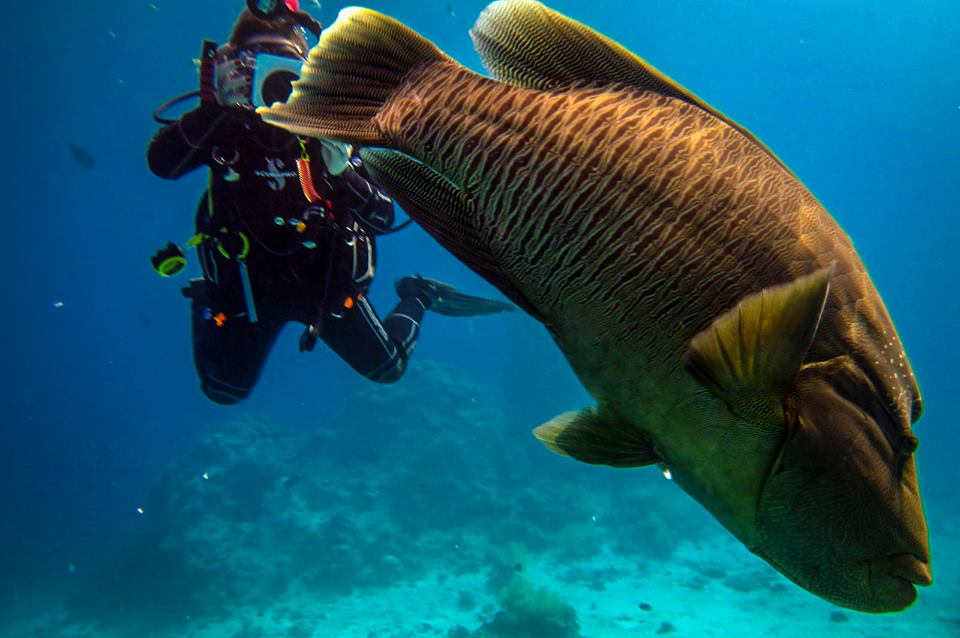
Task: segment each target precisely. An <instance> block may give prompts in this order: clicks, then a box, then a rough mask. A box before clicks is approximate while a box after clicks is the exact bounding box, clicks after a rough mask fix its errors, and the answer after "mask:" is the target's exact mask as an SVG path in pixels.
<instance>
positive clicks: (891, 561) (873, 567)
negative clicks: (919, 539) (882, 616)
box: [867, 553, 933, 611]
mask: <svg viewBox="0 0 960 638" xmlns="http://www.w3.org/2000/svg"><path fill="white" fill-rule="evenodd" d="M867 565H868V567H869V570H870V583H871V588H872V589H873V591H874V596H875V597H876V598H877V599H878V600H882V601H885V603H887V605H889V608H890V611H899V610H901V609H903V608H905V607H907V606H909V605H910V604H912V603H913V601H914V600H916V598H917V589H916V588H917V587H918V586H919V587H928V586H930V585H931V584H932V583H933V575H932V573H931V571H930V562H929V561H927V560H923V559H921V558H919V557H917V556H916V555H914V554H908V553H904V554H893V555H890V556H885V557H883V558H875V559H873V560H870V561H867Z"/></svg>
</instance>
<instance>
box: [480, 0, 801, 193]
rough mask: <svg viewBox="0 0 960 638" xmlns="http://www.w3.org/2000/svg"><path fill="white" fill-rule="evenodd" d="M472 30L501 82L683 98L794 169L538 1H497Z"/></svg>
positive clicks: (639, 62) (616, 47) (648, 68)
mask: <svg viewBox="0 0 960 638" xmlns="http://www.w3.org/2000/svg"><path fill="white" fill-rule="evenodd" d="M470 35H471V37H472V38H473V44H474V47H475V48H476V50H477V53H479V54H480V59H481V60H482V61H483V65H484V66H485V67H486V68H487V70H488V71H490V74H491V75H493V77H494V78H496V79H498V80H500V81H501V82H507V83H509V84H513V85H516V86H523V87H527V88H536V89H544V90H549V89H560V88H564V87H569V86H576V85H583V86H616V85H620V86H628V87H633V88H638V89H642V90H646V91H654V92H656V93H660V94H661V95H666V96H669V97H673V98H676V99H678V100H683V101H684V102H688V103H689V104H693V105H694V106H697V107H699V108H701V109H703V110H704V111H706V112H708V113H710V114H711V115H713V116H714V117H717V118H718V119H720V120H723V121H724V122H726V123H727V124H729V125H730V126H731V127H733V128H734V129H736V130H738V131H739V132H740V133H742V134H743V135H744V136H745V137H747V138H748V139H749V140H751V141H752V142H753V143H754V144H756V145H757V146H758V147H759V148H760V149H762V150H763V151H764V152H766V153H767V155H769V156H770V157H771V158H772V159H773V160H774V161H776V162H777V163H778V164H779V165H780V166H781V167H783V168H784V170H787V171H788V172H790V169H789V168H787V167H786V165H784V163H783V162H782V161H781V160H780V158H778V157H777V156H776V155H775V154H774V153H773V151H771V150H770V149H769V148H767V147H766V146H765V145H764V144H763V143H762V142H761V141H760V140H758V139H757V138H756V136H755V135H754V134H753V133H751V132H750V131H748V130H747V129H745V128H744V127H742V126H740V125H739V124H737V123H736V122H734V121H733V120H731V119H730V118H728V117H726V116H725V115H723V114H722V113H720V112H719V111H717V110H716V109H714V108H713V107H712V106H710V105H709V104H707V103H706V102H704V101H703V100H701V99H700V98H698V97H697V96H696V95H694V94H693V93H692V92H691V91H688V90H687V89H685V88H684V87H682V86H681V85H680V84H678V83H677V82H675V81H673V80H672V79H670V78H669V77H667V76H666V75H664V74H663V73H661V72H660V71H658V70H657V69H656V67H654V66H653V65H652V64H650V63H648V62H647V61H646V60H644V59H643V58H641V57H639V56H637V55H634V54H633V53H631V52H630V51H628V50H627V49H626V48H624V47H623V46H621V45H620V44H618V43H617V42H615V41H614V40H611V39H610V38H607V37H606V36H603V35H601V34H599V33H597V32H596V31H594V30H593V29H591V28H589V27H587V26H585V25H583V24H581V23H580V22H577V21H576V20H573V19H571V18H568V17H567V16H565V15H563V14H561V13H558V12H556V11H554V10H552V9H549V8H547V7H546V6H544V5H543V4H541V3H540V2H537V1H536V0H497V1H496V2H493V3H492V4H490V5H488V6H487V8H486V9H484V10H483V12H482V13H481V14H480V17H478V18H477V21H476V23H475V24H474V25H473V29H471V30H470ZM791 174H792V173H791Z"/></svg>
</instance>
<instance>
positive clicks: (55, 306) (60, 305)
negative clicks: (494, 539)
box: [53, 301, 63, 310]
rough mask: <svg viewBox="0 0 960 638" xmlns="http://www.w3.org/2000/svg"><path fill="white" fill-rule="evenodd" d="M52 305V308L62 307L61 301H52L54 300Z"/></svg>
mask: <svg viewBox="0 0 960 638" xmlns="http://www.w3.org/2000/svg"><path fill="white" fill-rule="evenodd" d="M53 307H54V308H57V309H58V310H59V309H60V308H63V302H62V301H54V302H53Z"/></svg>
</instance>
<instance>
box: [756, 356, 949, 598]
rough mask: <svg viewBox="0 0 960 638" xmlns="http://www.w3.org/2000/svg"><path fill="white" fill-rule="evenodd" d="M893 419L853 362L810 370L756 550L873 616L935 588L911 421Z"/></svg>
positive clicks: (762, 504)
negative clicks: (926, 588)
mask: <svg viewBox="0 0 960 638" xmlns="http://www.w3.org/2000/svg"><path fill="white" fill-rule="evenodd" d="M893 412H894V410H892V409H890V408H889V407H887V402H886V401H884V400H883V398H882V396H881V394H880V393H879V392H878V391H877V388H876V387H875V385H874V384H873V383H872V382H871V381H870V379H869V378H868V377H867V375H865V374H864V373H863V372H862V371H861V370H860V368H859V367H857V365H856V364H854V363H853V362H852V360H850V359H849V358H848V357H839V358H838V359H837V360H831V361H830V362H827V363H826V364H823V365H818V364H814V365H811V366H805V368H804V369H803V370H802V371H801V374H800V376H799V379H798V383H797V387H796V391H795V392H794V393H793V394H792V396H790V397H788V399H787V415H788V419H787V422H788V429H787V433H786V436H785V439H784V442H783V444H782V447H781V450H780V453H779V456H778V458H777V460H776V461H775V463H774V464H773V467H772V470H771V472H770V474H769V476H768V477H767V480H766V482H765V484H764V486H763V488H762V490H761V494H760V498H759V500H758V510H757V517H756V526H757V527H756V543H757V544H756V547H754V548H752V549H754V551H755V552H756V553H757V554H758V555H760V556H762V557H763V558H764V559H766V560H767V561H768V562H770V563H771V564H772V565H773V566H774V567H776V568H777V569H778V570H779V571H781V572H782V573H783V574H784V575H786V576H787V577H788V578H790V579H791V580H793V581H794V582H796V583H797V584H799V585H800V586H802V587H804V588H805V589H807V590H809V591H811V592H813V593H814V594H817V595H818V596H821V597H823V598H825V599H827V600H829V601H831V602H834V603H836V604H838V605H841V606H844V607H848V608H851V609H856V610H859V611H866V612H874V613H878V612H892V611H899V610H901V609H904V608H905V607H907V606H909V605H910V604H911V603H913V601H914V600H915V599H916V596H917V593H916V586H917V585H921V586H925V585H929V584H930V583H931V572H930V549H929V544H928V536H927V525H926V520H925V517H924V513H923V507H922V504H921V500H920V494H919V488H918V484H917V472H916V465H915V462H914V451H915V450H916V447H917V439H916V437H915V436H914V435H913V433H912V432H911V429H910V422H911V417H910V416H909V414H904V415H901V416H899V417H898V416H896V415H895V414H894V413H893ZM904 412H907V411H906V410H905V411H904Z"/></svg>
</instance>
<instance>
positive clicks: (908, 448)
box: [897, 432, 920, 457]
mask: <svg viewBox="0 0 960 638" xmlns="http://www.w3.org/2000/svg"><path fill="white" fill-rule="evenodd" d="M919 446H920V441H919V440H918V439H917V437H916V436H914V434H913V433H912V432H908V433H906V434H901V435H900V438H899V440H898V441H897V452H899V453H900V456H903V457H908V456H910V455H911V454H913V453H914V452H916V451H917V447H919Z"/></svg>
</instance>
